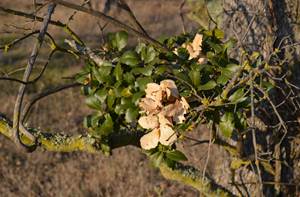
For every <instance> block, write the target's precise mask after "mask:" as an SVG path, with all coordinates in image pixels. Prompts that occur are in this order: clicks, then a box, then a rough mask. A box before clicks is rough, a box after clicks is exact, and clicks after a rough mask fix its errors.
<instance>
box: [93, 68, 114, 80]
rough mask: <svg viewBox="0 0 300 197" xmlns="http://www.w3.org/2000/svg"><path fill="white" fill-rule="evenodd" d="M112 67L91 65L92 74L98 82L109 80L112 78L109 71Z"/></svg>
mask: <svg viewBox="0 0 300 197" xmlns="http://www.w3.org/2000/svg"><path fill="white" fill-rule="evenodd" d="M111 70H112V67H110V66H101V67H93V68H92V71H93V75H94V76H95V78H96V79H97V81H98V82H100V83H105V82H111V80H112V78H111V76H110V72H111Z"/></svg>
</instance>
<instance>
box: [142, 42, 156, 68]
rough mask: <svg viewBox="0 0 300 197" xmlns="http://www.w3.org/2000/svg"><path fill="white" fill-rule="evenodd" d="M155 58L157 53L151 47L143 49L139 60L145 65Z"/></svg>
mask: <svg viewBox="0 0 300 197" xmlns="http://www.w3.org/2000/svg"><path fill="white" fill-rule="evenodd" d="M156 56H157V52H156V51H155V49H154V48H153V47H152V46H148V47H144V48H142V50H141V58H142V60H143V61H144V62H145V63H146V64H148V63H150V62H152V61H153V60H154V59H155V58H156Z"/></svg>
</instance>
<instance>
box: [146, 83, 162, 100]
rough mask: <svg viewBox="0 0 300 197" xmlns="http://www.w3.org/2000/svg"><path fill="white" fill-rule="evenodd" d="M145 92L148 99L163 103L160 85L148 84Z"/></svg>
mask: <svg viewBox="0 0 300 197" xmlns="http://www.w3.org/2000/svg"><path fill="white" fill-rule="evenodd" d="M145 92H146V97H147V98H151V99H153V100H155V101H157V102H161V100H162V97H163V96H162V94H163V93H162V88H161V87H160V85H158V84H156V83H148V84H147V87H146V89H145Z"/></svg>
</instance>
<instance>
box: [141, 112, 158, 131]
mask: <svg viewBox="0 0 300 197" xmlns="http://www.w3.org/2000/svg"><path fill="white" fill-rule="evenodd" d="M138 123H139V125H140V126H141V127H143V128H144V129H154V128H157V127H158V126H159V122H158V118H157V116H155V115H149V116H142V117H140V119H139V120H138Z"/></svg>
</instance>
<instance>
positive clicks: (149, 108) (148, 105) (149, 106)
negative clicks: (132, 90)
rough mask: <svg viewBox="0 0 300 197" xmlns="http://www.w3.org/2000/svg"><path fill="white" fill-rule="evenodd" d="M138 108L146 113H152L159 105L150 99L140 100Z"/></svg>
mask: <svg viewBox="0 0 300 197" xmlns="http://www.w3.org/2000/svg"><path fill="white" fill-rule="evenodd" d="M139 107H140V108H141V109H142V110H144V111H145V112H147V113H153V112H155V111H157V110H158V109H159V108H160V107H161V103H160V102H158V101H156V100H154V99H151V98H142V99H141V101H140V102H139Z"/></svg>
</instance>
